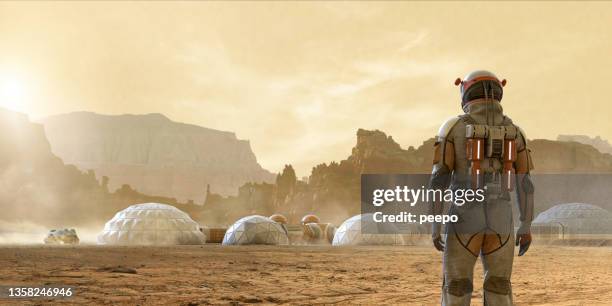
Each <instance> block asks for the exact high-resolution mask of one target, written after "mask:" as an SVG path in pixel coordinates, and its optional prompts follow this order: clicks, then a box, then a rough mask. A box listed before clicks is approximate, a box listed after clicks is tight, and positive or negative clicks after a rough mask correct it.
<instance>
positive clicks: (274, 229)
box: [223, 215, 289, 245]
mask: <svg viewBox="0 0 612 306" xmlns="http://www.w3.org/2000/svg"><path fill="white" fill-rule="evenodd" d="M246 244H270V245H287V244H289V237H288V236H287V230H286V229H285V228H284V227H283V226H282V225H281V224H279V223H277V222H275V221H272V220H271V219H270V218H267V217H263V216H258V215H254V216H248V217H244V218H242V219H240V220H238V221H236V223H234V224H233V225H232V226H230V228H228V229H227V232H225V236H224V237H223V245H246Z"/></svg>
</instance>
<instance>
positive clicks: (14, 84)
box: [0, 78, 26, 111]
mask: <svg viewBox="0 0 612 306" xmlns="http://www.w3.org/2000/svg"><path fill="white" fill-rule="evenodd" d="M25 98H26V90H25V87H24V84H23V83H22V82H20V81H19V80H16V79H10V78H9V79H4V78H2V79H0V106H1V107H4V108H8V109H11V110H14V111H24V107H23V106H24V103H25V101H24V100H25Z"/></svg>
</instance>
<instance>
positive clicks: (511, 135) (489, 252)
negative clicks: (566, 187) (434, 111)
mask: <svg viewBox="0 0 612 306" xmlns="http://www.w3.org/2000/svg"><path fill="white" fill-rule="evenodd" d="M455 85H457V86H460V90H461V106H462V108H463V111H464V114H462V115H460V116H457V117H454V118H451V119H449V120H448V121H447V122H446V123H444V124H443V125H442V127H441V128H440V130H439V132H438V135H437V139H436V142H435V146H434V159H433V171H432V175H431V178H430V188H432V189H442V190H445V189H449V188H450V189H451V190H457V189H465V190H467V189H474V190H477V189H482V191H483V192H484V194H485V197H484V198H485V200H484V201H481V202H470V203H466V204H464V205H457V204H456V203H451V204H450V207H449V208H448V212H447V213H448V214H450V215H456V216H457V217H458V218H457V220H458V221H457V222H454V223H450V224H446V226H445V235H444V239H442V237H441V224H439V223H434V224H433V234H432V239H433V244H434V246H435V248H436V249H437V250H439V251H441V252H444V256H443V265H444V266H443V271H444V272H443V274H444V279H443V285H442V305H470V298H471V295H472V291H473V284H472V280H473V273H474V265H475V263H476V260H477V258H478V257H479V256H480V257H481V260H482V263H483V267H484V284H483V289H484V304H485V305H495V306H498V305H512V288H511V283H510V276H511V273H512V261H513V256H514V246H515V243H516V245H517V246H520V247H519V253H518V255H519V256H522V255H524V254H525V252H527V249H529V245H530V244H531V233H530V227H531V221H532V219H533V193H534V186H533V183H532V181H531V179H530V175H529V172H530V171H531V170H532V169H533V164H532V161H531V157H530V151H529V149H528V148H527V142H526V137H525V133H524V132H523V131H522V130H521V129H520V128H519V127H518V126H516V125H514V123H513V122H512V120H511V119H510V118H509V117H507V116H505V115H504V114H503V109H502V106H501V104H500V102H501V100H502V97H503V88H504V86H505V85H506V80H501V81H500V80H499V79H498V78H497V77H496V76H495V75H494V74H493V73H491V72H488V71H474V72H472V73H470V74H468V75H467V76H466V77H465V78H464V79H463V80H461V79H457V80H456V81H455ZM511 192H515V193H516V197H515V198H516V202H517V203H518V215H519V219H520V222H519V224H520V226H519V229H518V231H517V232H516V235H515V233H514V222H513V216H512V206H511ZM430 207H431V208H430V213H431V214H435V215H439V214H442V213H444V203H442V202H434V203H432V204H431V206H430Z"/></svg>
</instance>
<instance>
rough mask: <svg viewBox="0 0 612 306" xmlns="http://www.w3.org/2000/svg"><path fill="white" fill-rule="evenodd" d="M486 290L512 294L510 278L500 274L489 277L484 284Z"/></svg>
mask: <svg viewBox="0 0 612 306" xmlns="http://www.w3.org/2000/svg"><path fill="white" fill-rule="evenodd" d="M483 288H484V290H486V291H489V292H492V293H496V294H503V295H508V294H510V288H511V285H510V280H509V279H507V278H503V277H499V276H491V277H489V278H488V279H487V280H486V281H485V282H484V285H483Z"/></svg>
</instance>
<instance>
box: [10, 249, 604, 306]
mask: <svg viewBox="0 0 612 306" xmlns="http://www.w3.org/2000/svg"><path fill="white" fill-rule="evenodd" d="M481 273H482V268H481V266H480V264H478V265H477V271H476V275H478V276H477V277H476V280H475V292H474V293H473V304H481V303H482V289H481V285H480V284H482V277H481V276H480V275H481ZM0 275H1V276H2V277H0V286H3V285H29V286H41V285H69V286H74V287H75V288H76V291H75V296H74V297H73V298H70V299H58V300H45V299H38V300H20V301H18V300H6V299H4V300H2V299H0V304H2V305H4V304H6V305H15V304H18V303H23V304H26V305H43V304H44V305H48V304H53V303H57V304H95V305H100V304H102V305H175V304H182V305H198V304H250V303H261V304H323V303H324V304H327V303H344V304H353V303H360V304H377V305H380V304H414V305H423V304H425V305H430V304H432V305H433V304H437V303H438V300H439V291H440V286H441V276H440V275H441V256H440V254H439V253H436V252H435V251H434V250H433V249H432V248H431V247H424V246H422V247H421V246H418V247H416V246H415V247H355V248H332V247H329V246H300V247H296V246H294V247H273V246H253V247H221V246H218V245H206V246H181V247H96V246H79V247H42V246H27V247H6V246H5V247H0ZM512 282H513V286H514V287H513V291H514V295H515V302H516V304H517V305H605V304H608V303H609V302H610V300H612V290H611V289H612V248H610V247H568V246H544V245H536V246H534V247H533V249H532V250H530V251H529V253H527V256H525V257H520V258H518V257H517V258H516V260H515V266H514V275H513V279H512ZM608 305H609V304H608Z"/></svg>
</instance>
